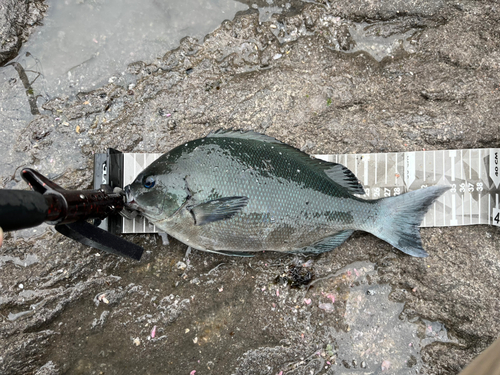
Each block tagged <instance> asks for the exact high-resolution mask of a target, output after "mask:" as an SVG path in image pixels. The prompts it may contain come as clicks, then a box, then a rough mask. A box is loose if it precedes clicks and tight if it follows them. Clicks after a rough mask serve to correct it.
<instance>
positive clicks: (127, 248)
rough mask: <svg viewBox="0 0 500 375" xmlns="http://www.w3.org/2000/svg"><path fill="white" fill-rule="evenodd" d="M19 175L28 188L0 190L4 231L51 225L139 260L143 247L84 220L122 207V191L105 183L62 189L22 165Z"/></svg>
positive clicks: (100, 217) (100, 247)
mask: <svg viewBox="0 0 500 375" xmlns="http://www.w3.org/2000/svg"><path fill="white" fill-rule="evenodd" d="M21 177H22V178H23V180H25V181H26V182H27V183H28V184H29V186H30V187H31V189H32V191H29V190H5V189H2V190H0V227H1V228H2V229H3V230H4V231H6V232H8V231H14V230H19V229H26V228H31V227H35V226H38V225H40V224H42V223H47V224H51V225H55V229H56V230H57V231H58V232H59V233H61V234H63V235H64V236H66V237H69V238H71V239H73V240H75V241H78V242H80V243H82V244H84V245H86V246H90V247H93V248H96V249H98V250H102V251H106V252H108V253H112V254H115V255H119V256H123V257H128V258H132V259H135V260H140V259H141V256H142V253H143V251H144V249H143V248H142V247H140V246H138V245H135V244H133V243H131V242H128V241H126V240H124V239H122V238H120V237H118V236H115V235H113V234H111V233H109V232H107V231H105V230H102V229H101V228H98V227H97V226H95V225H93V224H91V223H89V222H87V220H90V219H94V220H96V222H98V221H100V220H103V219H105V218H106V217H108V216H109V215H112V214H116V213H119V212H120V211H122V210H123V209H124V205H125V202H124V195H123V194H122V193H121V191H114V189H113V188H112V187H111V186H110V185H108V184H102V185H101V187H100V189H95V190H66V189H64V188H62V187H61V186H59V185H58V184H56V183H55V182H53V181H51V180H49V179H48V178H47V177H45V176H43V175H42V174H40V173H39V172H37V171H35V170H33V169H31V168H24V169H23V170H22V172H21Z"/></svg>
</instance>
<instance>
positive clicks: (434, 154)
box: [432, 151, 436, 181]
mask: <svg viewBox="0 0 500 375" xmlns="http://www.w3.org/2000/svg"><path fill="white" fill-rule="evenodd" d="M432 155H433V156H434V164H433V165H434V179H433V180H432V181H436V151H432Z"/></svg>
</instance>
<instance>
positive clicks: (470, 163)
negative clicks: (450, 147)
mask: <svg viewBox="0 0 500 375" xmlns="http://www.w3.org/2000/svg"><path fill="white" fill-rule="evenodd" d="M469 180H472V150H470V151H469Z"/></svg>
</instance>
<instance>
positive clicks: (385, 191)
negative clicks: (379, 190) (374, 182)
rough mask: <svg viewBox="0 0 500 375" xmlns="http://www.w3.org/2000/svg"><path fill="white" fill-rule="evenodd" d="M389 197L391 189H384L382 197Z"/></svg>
mask: <svg viewBox="0 0 500 375" xmlns="http://www.w3.org/2000/svg"><path fill="white" fill-rule="evenodd" d="M390 196H391V189H388V188H384V197H390Z"/></svg>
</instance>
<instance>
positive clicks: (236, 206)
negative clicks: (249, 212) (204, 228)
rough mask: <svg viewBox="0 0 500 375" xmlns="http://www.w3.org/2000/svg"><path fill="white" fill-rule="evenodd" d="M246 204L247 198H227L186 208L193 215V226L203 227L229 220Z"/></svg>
mask: <svg viewBox="0 0 500 375" xmlns="http://www.w3.org/2000/svg"><path fill="white" fill-rule="evenodd" d="M247 204H248V198H247V197H227V198H219V199H214V200H211V201H208V202H205V203H201V204H197V205H195V206H188V207H186V208H187V209H188V211H189V212H190V213H191V215H193V218H194V223H195V225H205V224H208V223H213V222H214V221H219V220H225V219H229V218H231V217H232V216H233V215H236V214H237V213H238V212H240V211H241V210H242V209H243V208H244V207H245V206H246V205H247Z"/></svg>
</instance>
